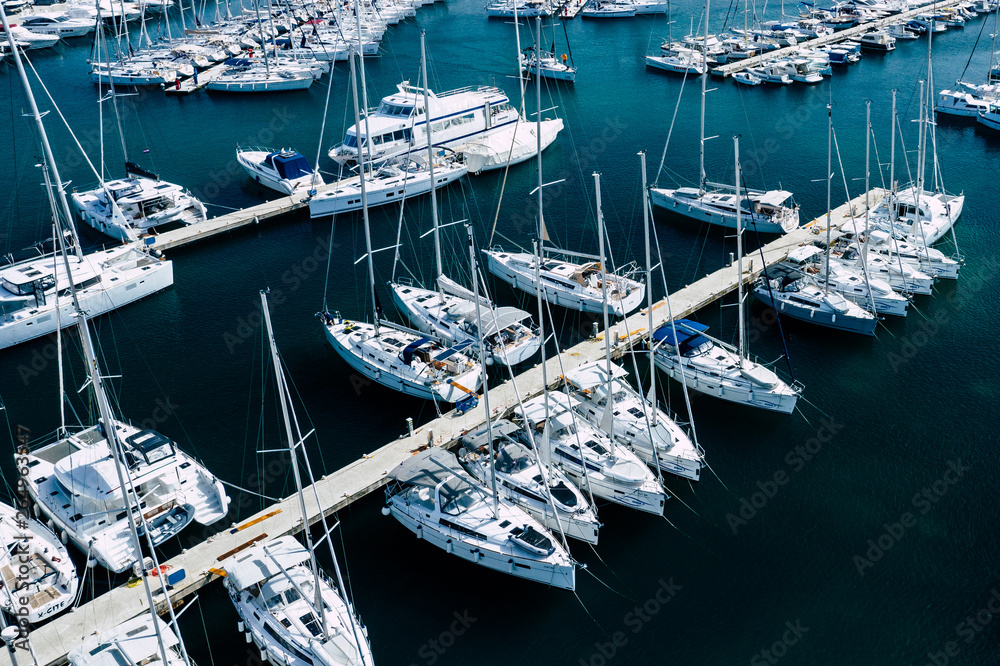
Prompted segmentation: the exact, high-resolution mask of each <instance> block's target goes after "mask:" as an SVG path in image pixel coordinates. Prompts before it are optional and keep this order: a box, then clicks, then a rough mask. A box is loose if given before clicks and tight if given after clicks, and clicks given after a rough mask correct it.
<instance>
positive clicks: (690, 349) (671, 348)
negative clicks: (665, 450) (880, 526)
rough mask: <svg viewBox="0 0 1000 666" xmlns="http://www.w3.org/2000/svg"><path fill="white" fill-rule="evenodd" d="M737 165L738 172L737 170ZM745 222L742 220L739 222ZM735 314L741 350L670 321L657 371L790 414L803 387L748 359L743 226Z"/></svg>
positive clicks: (663, 330)
mask: <svg viewBox="0 0 1000 666" xmlns="http://www.w3.org/2000/svg"><path fill="white" fill-rule="evenodd" d="M738 168H739V167H738V163H737V169H738ZM737 220H739V221H741V218H737ZM736 257H737V263H736V270H737V280H736V285H737V287H736V294H737V296H736V310H737V312H738V313H739V321H738V324H737V335H738V336H739V346H738V347H733V346H731V345H727V344H725V343H724V342H722V341H721V340H716V339H714V338H711V337H710V336H708V335H706V334H705V331H706V330H707V329H708V326H706V325H704V324H699V323H697V322H694V321H690V320H687V319H679V320H671V321H670V322H668V323H667V324H665V325H664V326H662V327H660V328H659V329H657V330H656V331H654V332H653V340H654V341H655V344H656V346H657V349H656V352H655V353H654V355H653V360H654V363H655V364H656V367H658V368H660V369H661V370H663V371H664V372H665V373H666V374H667V375H668V376H669V377H672V378H673V379H675V380H678V381H681V382H683V383H684V385H685V386H686V387H688V388H691V389H693V390H695V391H698V392H699V393H705V394H707V395H711V396H715V397H717V398H722V399H723V400H728V401H730V402H735V403H739V404H742V405H747V406H750V407H758V408H760V409H766V410H769V411H775V412H779V413H782V414H791V413H792V411H793V410H794V409H795V403H796V402H797V401H798V399H799V395H800V393H801V392H802V387H801V386H800V385H799V384H797V383H796V384H793V385H789V384H787V383H786V382H784V381H783V380H782V379H781V378H780V377H778V375H777V374H775V372H774V371H773V370H771V369H769V368H768V367H766V366H765V365H762V364H761V363H758V362H756V361H754V360H751V359H750V358H749V355H748V353H747V346H746V321H745V317H746V311H745V306H744V304H743V301H744V297H743V225H742V224H741V223H739V222H738V223H737V229H736Z"/></svg>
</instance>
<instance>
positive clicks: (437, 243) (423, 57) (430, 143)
mask: <svg viewBox="0 0 1000 666" xmlns="http://www.w3.org/2000/svg"><path fill="white" fill-rule="evenodd" d="M420 70H421V74H422V76H423V79H424V121H425V122H424V125H425V126H426V127H427V166H428V168H429V169H430V175H431V219H432V220H433V221H434V266H435V268H436V269H437V274H436V275H435V276H434V283H435V284H436V285H437V289H438V294H439V295H440V296H441V298H442V300H443V299H444V291H443V289H442V287H441V280H440V279H439V278H440V277H441V276H442V275H444V270H443V269H442V268H441V232H440V229H439V226H438V207H437V193H436V192H435V187H434V186H435V183H436V181H435V180H434V139H433V137H432V136H431V105H430V96H429V95H428V93H427V85H428V84H427V50H426V48H425V46H424V31H423V30H421V31H420ZM367 134H368V132H367V131H366V132H365V135H366V136H367ZM363 173H364V170H362V174H363ZM474 269H475V267H473V270H474ZM472 279H473V280H475V279H476V278H475V276H473V278H472ZM475 293H479V292H475Z"/></svg>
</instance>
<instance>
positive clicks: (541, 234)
mask: <svg viewBox="0 0 1000 666" xmlns="http://www.w3.org/2000/svg"><path fill="white" fill-rule="evenodd" d="M541 31H542V17H541V16H537V17H535V56H536V57H537V56H538V48H539V42H538V40H539V36H540V35H541ZM539 65H540V63H539ZM535 148H536V150H537V151H538V152H537V155H538V241H539V251H538V256H539V257H541V256H542V254H544V245H545V241H546V240H547V239H548V235H549V234H548V232H547V231H546V230H545V215H544V214H543V213H542V75H541V71H540V69H539V70H536V71H535ZM539 316H541V314H539Z"/></svg>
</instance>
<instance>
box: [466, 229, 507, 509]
mask: <svg viewBox="0 0 1000 666" xmlns="http://www.w3.org/2000/svg"><path fill="white" fill-rule="evenodd" d="M466 229H468V231H469V265H470V267H471V268H472V293H473V294H475V296H476V297H475V299H474V300H475V302H476V341H477V342H478V343H479V363H480V367H481V368H482V369H483V407H484V408H485V409H486V437H487V441H489V443H490V454H489V455H490V485H491V486H492V490H493V517H494V518H496V517H497V516H499V515H500V509H499V507H498V500H497V471H496V464H497V458H496V451H494V450H493V419H492V418H491V416H490V385H489V376H488V375H487V374H486V346H485V345H484V344H483V316H482V309H481V306H480V298H479V270H478V269H477V268H476V240H475V236H474V234H473V232H472V225H471V224H468V225H466Z"/></svg>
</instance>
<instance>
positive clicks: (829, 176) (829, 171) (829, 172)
mask: <svg viewBox="0 0 1000 666" xmlns="http://www.w3.org/2000/svg"><path fill="white" fill-rule="evenodd" d="M892 99H893V102H895V101H896V93H895V91H893V97H892ZM894 145H895V144H894ZM832 189H833V104H827V105H826V284H825V286H824V291H826V292H827V293H830V226H831V225H832V224H833V222H832V221H831V216H832V213H831V210H830V206H831V205H832V202H831V198H830V197H831V190H832ZM738 214H739V213H737V215H738Z"/></svg>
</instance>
